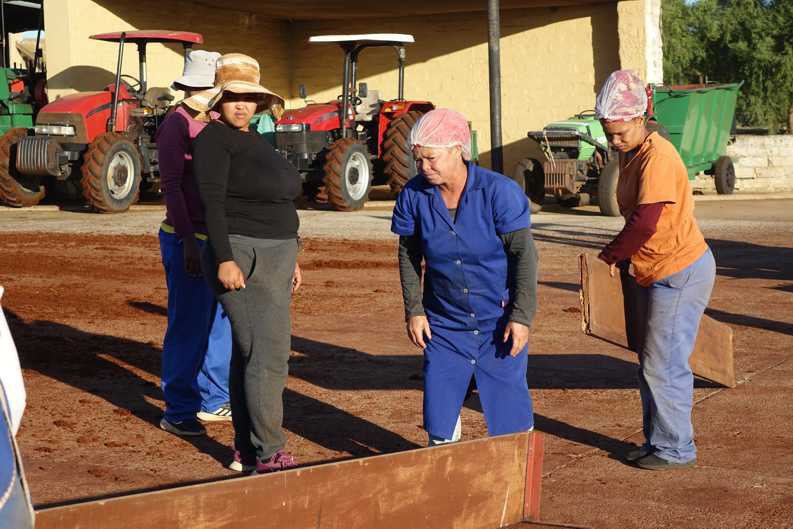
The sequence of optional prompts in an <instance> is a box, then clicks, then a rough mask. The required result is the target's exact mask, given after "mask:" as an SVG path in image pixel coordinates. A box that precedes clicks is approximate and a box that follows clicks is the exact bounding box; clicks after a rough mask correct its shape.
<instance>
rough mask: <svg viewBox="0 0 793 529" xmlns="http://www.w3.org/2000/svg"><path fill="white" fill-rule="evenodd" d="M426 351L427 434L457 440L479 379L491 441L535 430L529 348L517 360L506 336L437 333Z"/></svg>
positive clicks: (435, 330) (500, 333)
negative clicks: (472, 386) (468, 392)
mask: <svg viewBox="0 0 793 529" xmlns="http://www.w3.org/2000/svg"><path fill="white" fill-rule="evenodd" d="M431 330H432V340H430V342H429V344H428V345H427V348H426V349H425V350H424V429H425V430H427V433H428V434H429V435H430V437H431V438H440V439H451V438H452V434H453V432H454V427H455V424H456V422H457V417H458V416H459V415H460V408H462V405H463V400H464V398H465V393H466V390H467V389H468V383H469V382H470V380H471V376H472V375H473V376H474V377H475V378H476V387H477V388H478V390H479V398H480V400H481V401H482V410H483V411H484V414H485V421H486V422H487V430H488V433H489V434H490V435H503V434H508V433H516V432H525V431H527V430H529V429H531V428H532V427H533V426H534V415H533V412H532V402H531V395H530V394H529V386H528V382H527V381H526V368H527V366H528V347H526V348H524V349H523V351H521V352H520V354H518V356H516V357H514V358H513V357H512V356H510V355H509V348H510V346H511V344H510V343H509V342H508V343H506V344H504V343H503V342H502V336H503V330H499V331H487V332H486V331H482V332H479V333H478V334H474V333H473V332H472V331H450V330H447V329H443V328H439V327H435V326H433V327H431Z"/></svg>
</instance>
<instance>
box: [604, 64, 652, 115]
mask: <svg viewBox="0 0 793 529" xmlns="http://www.w3.org/2000/svg"><path fill="white" fill-rule="evenodd" d="M646 111H647V92H646V91H645V87H644V81H642V79H641V77H639V76H638V75H637V74H636V72H634V71H633V70H617V71H616V72H613V73H612V74H611V75H609V78H608V79H606V82H605V83H603V87H602V88H601V89H600V93H599V94H598V97H597V102H596V103H595V114H596V115H597V117H598V119H605V120H608V121H619V120H623V121H628V120H630V119H633V118H638V117H640V116H643V115H644V113H645V112H646Z"/></svg>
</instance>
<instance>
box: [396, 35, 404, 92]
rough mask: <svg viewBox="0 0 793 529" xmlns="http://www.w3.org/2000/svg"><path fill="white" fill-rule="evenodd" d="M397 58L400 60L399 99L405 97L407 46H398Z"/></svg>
mask: <svg viewBox="0 0 793 529" xmlns="http://www.w3.org/2000/svg"><path fill="white" fill-rule="evenodd" d="M397 60H398V61H399V96H398V97H397V99H399V100H400V101H404V99H405V47H404V46H400V47H399V48H397Z"/></svg>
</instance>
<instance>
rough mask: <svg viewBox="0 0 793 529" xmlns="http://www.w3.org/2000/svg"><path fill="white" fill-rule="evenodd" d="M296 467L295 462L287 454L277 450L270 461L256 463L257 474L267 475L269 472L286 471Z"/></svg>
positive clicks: (290, 455)
mask: <svg viewBox="0 0 793 529" xmlns="http://www.w3.org/2000/svg"><path fill="white" fill-rule="evenodd" d="M296 466H297V460H296V459H295V458H294V456H293V455H292V454H290V453H289V452H284V451H283V450H278V451H277V452H276V453H274V454H273V455H272V456H271V457H270V459H267V460H265V461H258V462H257V463H256V473H257V474H267V473H269V472H277V471H279V470H286V469H288V468H294V467H296Z"/></svg>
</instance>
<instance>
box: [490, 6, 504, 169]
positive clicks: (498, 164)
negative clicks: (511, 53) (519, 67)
mask: <svg viewBox="0 0 793 529" xmlns="http://www.w3.org/2000/svg"><path fill="white" fill-rule="evenodd" d="M487 27H488V45H487V51H488V64H489V67H490V68H489V69H490V159H491V163H490V166H491V168H492V169H493V170H494V171H496V172H499V173H503V172H504V152H503V149H502V145H501V44H500V41H501V13H500V7H499V0H488V2H487Z"/></svg>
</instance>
